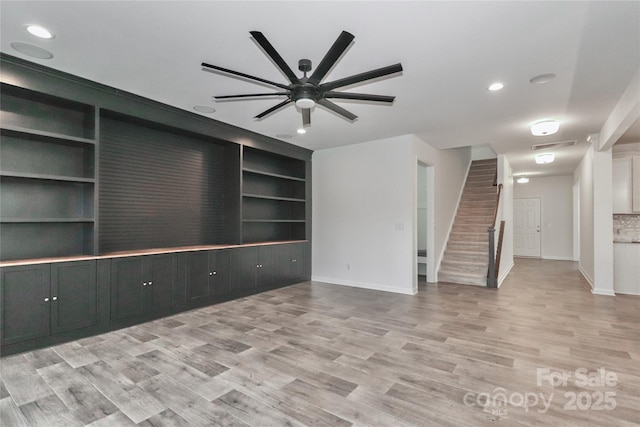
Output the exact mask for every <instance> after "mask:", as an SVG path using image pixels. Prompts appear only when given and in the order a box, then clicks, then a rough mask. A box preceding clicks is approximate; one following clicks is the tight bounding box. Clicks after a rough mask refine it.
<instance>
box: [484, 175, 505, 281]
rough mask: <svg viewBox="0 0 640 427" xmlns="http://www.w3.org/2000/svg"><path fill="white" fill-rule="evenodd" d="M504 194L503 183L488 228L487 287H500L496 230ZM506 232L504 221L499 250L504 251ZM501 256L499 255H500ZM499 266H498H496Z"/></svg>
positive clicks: (499, 187)
mask: <svg viewBox="0 0 640 427" xmlns="http://www.w3.org/2000/svg"><path fill="white" fill-rule="evenodd" d="M501 195H502V184H498V192H497V194H496V209H495V211H494V212H493V221H492V222H491V227H489V229H488V230H487V232H488V233H489V269H488V271H487V288H497V287H498V269H497V268H499V267H500V260H498V261H497V262H496V249H495V234H494V233H495V231H496V220H497V219H498V210H499V208H500V196H501ZM503 233H504V221H502V223H501V226H500V236H499V248H500V250H499V252H502V235H503ZM498 256H499V255H498ZM496 267H497V268H496Z"/></svg>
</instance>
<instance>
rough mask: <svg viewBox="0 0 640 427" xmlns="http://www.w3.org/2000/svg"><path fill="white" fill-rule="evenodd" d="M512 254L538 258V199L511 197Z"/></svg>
mask: <svg viewBox="0 0 640 427" xmlns="http://www.w3.org/2000/svg"><path fill="white" fill-rule="evenodd" d="M513 221H514V230H513V239H514V240H513V254H514V255H515V256H528V257H537V258H540V199H539V198H531V199H513Z"/></svg>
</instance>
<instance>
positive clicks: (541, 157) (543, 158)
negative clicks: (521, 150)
mask: <svg viewBox="0 0 640 427" xmlns="http://www.w3.org/2000/svg"><path fill="white" fill-rule="evenodd" d="M555 158H556V156H554V155H553V153H544V154H538V155H537V156H536V163H537V164H539V165H544V164H546V163H551V162H553V161H554V160H555Z"/></svg>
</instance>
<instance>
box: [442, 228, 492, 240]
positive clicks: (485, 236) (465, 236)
mask: <svg viewBox="0 0 640 427" xmlns="http://www.w3.org/2000/svg"><path fill="white" fill-rule="evenodd" d="M449 240H450V241H452V242H472V243H479V242H487V243H488V242H489V233H487V232H485V233H467V232H463V233H458V232H457V231H453V230H451V235H450V236H449Z"/></svg>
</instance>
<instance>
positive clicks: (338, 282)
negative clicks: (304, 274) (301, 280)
mask: <svg viewBox="0 0 640 427" xmlns="http://www.w3.org/2000/svg"><path fill="white" fill-rule="evenodd" d="M311 280H312V281H313V282H324V283H328V284H331V285H340V286H350V287H352V288H361V289H369V290H372V291H383V292H392V293H394V294H403V295H415V294H417V293H418V289H417V288H414V289H412V290H411V291H406V290H404V289H398V288H392V287H390V286H385V285H381V284H379V283H364V282H355V281H351V280H342V279H332V278H330V277H319V276H311Z"/></svg>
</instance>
